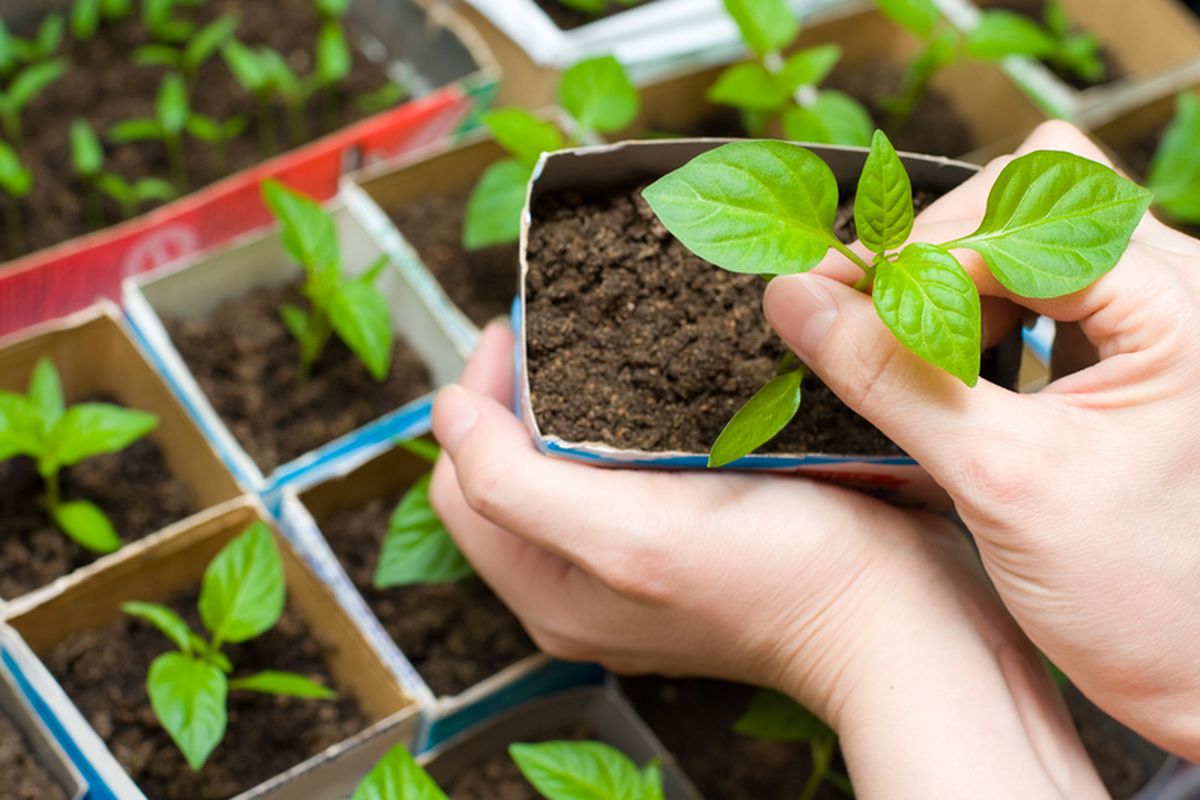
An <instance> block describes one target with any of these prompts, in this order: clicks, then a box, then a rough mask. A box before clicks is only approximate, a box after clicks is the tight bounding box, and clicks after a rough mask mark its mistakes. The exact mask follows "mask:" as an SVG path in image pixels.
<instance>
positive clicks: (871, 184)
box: [854, 131, 914, 253]
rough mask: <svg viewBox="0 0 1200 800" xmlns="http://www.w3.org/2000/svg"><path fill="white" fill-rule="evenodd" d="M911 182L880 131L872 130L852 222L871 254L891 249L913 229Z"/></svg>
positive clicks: (900, 242)
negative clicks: (872, 133)
mask: <svg viewBox="0 0 1200 800" xmlns="http://www.w3.org/2000/svg"><path fill="white" fill-rule="evenodd" d="M913 219H914V213H913V200H912V183H911V181H910V180H909V178H908V170H906V169H905V168H904V164H903V163H902V162H901V161H900V156H898V155H896V150H895V148H894V147H892V143H891V141H889V140H888V138H887V135H886V134H884V132H883V131H875V137H874V139H873V140H872V142H871V153H870V155H868V156H867V162H866V164H864V165H863V171H862V175H860V176H859V179H858V193H857V194H856V195H855V196H854V223H855V226H856V227H857V229H858V238H859V239H860V240H862V243H863V244H864V245H866V246H867V249H869V250H870V251H871V252H872V253H885V252H887V251H888V250H894V249H896V248H897V247H899V246H900V245H902V244H904V242H905V241H907V240H908V236H909V234H910V233H912V228H913Z"/></svg>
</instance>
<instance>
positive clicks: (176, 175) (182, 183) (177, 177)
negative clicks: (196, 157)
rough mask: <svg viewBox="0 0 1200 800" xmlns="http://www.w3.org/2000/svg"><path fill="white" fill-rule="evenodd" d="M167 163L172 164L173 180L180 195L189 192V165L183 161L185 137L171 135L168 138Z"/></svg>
mask: <svg viewBox="0 0 1200 800" xmlns="http://www.w3.org/2000/svg"><path fill="white" fill-rule="evenodd" d="M165 143H166V145H167V162H168V163H169V164H170V170H171V180H172V182H174V184H175V187H176V188H177V189H179V193H180V194H185V193H186V192H187V183H188V178H187V165H186V164H185V163H184V160H183V137H181V136H175V135H171V136H168V137H166V142H165Z"/></svg>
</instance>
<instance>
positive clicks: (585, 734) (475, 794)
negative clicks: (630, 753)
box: [448, 725, 595, 800]
mask: <svg viewBox="0 0 1200 800" xmlns="http://www.w3.org/2000/svg"><path fill="white" fill-rule="evenodd" d="M594 736H595V734H594V733H593V732H592V731H591V729H590V728H589V727H588V726H586V725H576V726H574V727H571V728H565V729H563V730H561V731H558V732H555V733H552V734H550V735H547V736H538V737H536V739H535V740H533V741H528V740H526V743H541V742H562V741H571V742H580V741H586V740H589V739H592V738H594ZM448 788H449V792H448V794H449V795H450V800H541V798H542V795H540V794H539V793H538V792H537V790H535V789H534V788H533V786H531V785H530V784H529V781H527V780H525V776H524V775H522V774H521V770H520V769H519V768H518V767H517V764H516V762H514V761H513V760H512V758H511V757H510V756H509V755H508V751H507V746H506V747H505V749H504V750H502V751H501V752H498V753H495V754H494V755H491V756H488V757H487V758H485V759H483V760H481V761H479V762H478V763H476V764H473V765H472V766H471V768H470V769H468V770H467V771H466V772H465V773H463V774H462V775H461V776H459V778H458V779H457V780H455V781H454V782H453V783H452V784H451V785H450V786H449V787H448Z"/></svg>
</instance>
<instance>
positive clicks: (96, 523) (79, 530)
mask: <svg viewBox="0 0 1200 800" xmlns="http://www.w3.org/2000/svg"><path fill="white" fill-rule="evenodd" d="M50 512H51V514H53V515H54V522H55V524H57V525H58V527H59V528H60V529H61V530H62V532H63V533H65V534H66V535H67V536H69V537H70V538H71V539H73V540H74V541H75V542H76V543H78V544H79V545H80V546H82V547H85V548H87V549H88V550H91V551H92V552H93V553H115V552H116V551H118V550H120V549H121V544H122V542H121V537H120V535H119V534H118V533H117V531H116V529H115V528H113V526H112V523H111V522H109V520H108V517H106V516H105V515H104V512H103V511H101V510H100V508H99V506H97V505H96V504H95V503H89V502H88V501H87V500H72V501H70V502H67V503H59V504H58V505H56V506H54V507H53V508H51V509H50Z"/></svg>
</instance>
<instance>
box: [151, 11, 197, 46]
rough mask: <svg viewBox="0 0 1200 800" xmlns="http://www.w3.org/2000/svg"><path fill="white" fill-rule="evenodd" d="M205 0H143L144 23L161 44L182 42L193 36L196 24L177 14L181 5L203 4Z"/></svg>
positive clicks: (155, 39) (153, 37) (154, 38)
mask: <svg viewBox="0 0 1200 800" xmlns="http://www.w3.org/2000/svg"><path fill="white" fill-rule="evenodd" d="M204 3H205V0H142V23H143V24H144V25H145V26H146V29H147V30H148V31H149V32H150V38H151V39H153V40H154V41H155V42H158V43H160V44H180V43H182V42H186V41H187V40H188V39H190V38H192V35H193V34H194V33H195V31H196V26H195V25H194V24H192V23H191V22H189V21H187V20H184V19H179V18H178V17H176V16H175V9H176V8H178V7H179V6H193V7H197V6H202V5H204Z"/></svg>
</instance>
